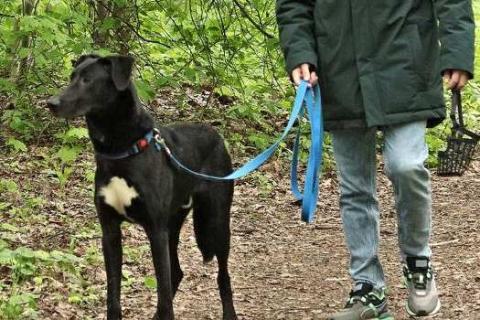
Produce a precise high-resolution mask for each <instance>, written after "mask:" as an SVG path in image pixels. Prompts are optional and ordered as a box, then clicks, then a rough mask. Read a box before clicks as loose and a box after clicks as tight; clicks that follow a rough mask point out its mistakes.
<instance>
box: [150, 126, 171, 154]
mask: <svg viewBox="0 0 480 320" xmlns="http://www.w3.org/2000/svg"><path fill="white" fill-rule="evenodd" d="M153 139H154V140H155V148H156V149H157V151H160V150H161V149H162V148H163V149H164V150H165V152H166V153H167V154H168V156H170V155H171V154H172V152H171V151H170V148H168V147H167V144H166V143H165V139H163V138H162V136H161V135H160V131H159V130H158V129H157V128H153Z"/></svg>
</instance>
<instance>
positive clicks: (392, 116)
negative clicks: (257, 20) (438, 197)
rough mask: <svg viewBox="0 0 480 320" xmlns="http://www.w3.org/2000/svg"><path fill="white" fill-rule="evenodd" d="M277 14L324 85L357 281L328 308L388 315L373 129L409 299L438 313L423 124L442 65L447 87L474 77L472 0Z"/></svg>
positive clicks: (287, 48)
mask: <svg viewBox="0 0 480 320" xmlns="http://www.w3.org/2000/svg"><path fill="white" fill-rule="evenodd" d="M276 16H277V22H278V26H279V33H280V43H281V46H282V50H283V52H284V55H285V62H286V68H287V72H288V74H289V75H290V77H291V79H292V81H293V82H294V83H295V84H297V85H298V84H299V83H300V81H301V80H306V81H308V82H309V83H310V85H312V86H313V85H316V84H317V82H318V83H319V85H320V87H321V90H322V100H323V105H324V110H323V112H324V114H323V116H324V126H325V129H326V130H328V131H329V132H330V133H331V135H332V140H333V152H334V157H335V161H336V165H337V171H338V174H339V179H340V193H341V196H340V210H341V216H342V221H343V229H344V233H345V239H346V243H347V246H348V249H349V252H350V274H351V277H352V279H353V282H354V286H353V289H352V291H351V293H350V297H349V298H348V300H347V303H346V306H345V307H344V308H343V309H342V310H340V311H339V312H337V313H335V314H333V315H329V316H327V318H329V319H335V320H357V319H393V317H392V315H391V314H390V313H389V311H388V307H387V299H386V297H385V287H386V284H385V276H384V272H383V269H382V265H381V263H380V260H379V257H378V246H379V208H378V201H377V196H376V182H375V181H376V177H375V175H376V153H375V144H376V133H377V131H379V130H380V131H381V132H382V133H383V138H384V145H383V157H384V163H385V166H384V168H385V173H386V175H387V176H388V178H389V179H390V180H391V182H392V185H393V188H394V195H395V203H396V211H397V215H398V243H399V247H400V252H401V259H402V262H403V264H404V267H403V268H404V270H403V272H404V276H405V280H406V284H407V288H408V300H407V301H406V310H407V312H408V313H409V314H410V315H413V316H426V315H431V314H434V313H436V312H437V311H438V310H439V309H440V301H439V298H438V292H437V288H436V284H435V277H434V273H433V267H432V262H431V261H432V259H431V255H432V252H431V249H430V247H429V237H430V234H431V214H432V209H431V206H432V192H431V186H430V174H429V171H428V170H427V169H426V168H425V166H424V162H425V160H426V159H427V156H428V149H427V145H426V142H425V133H426V128H429V127H433V126H435V125H438V124H439V123H440V122H442V120H443V119H444V118H445V113H446V110H445V103H444V99H443V86H442V76H443V78H444V81H445V82H446V85H447V86H448V88H450V89H454V90H461V89H462V88H463V87H464V86H465V85H466V83H467V82H468V80H469V79H471V78H472V77H473V57H474V20H473V13H472V4H471V1H470V0H431V1H423V0H390V1H384V0H382V1H372V0H370V1H367V0H340V1H335V0H277V3H276Z"/></svg>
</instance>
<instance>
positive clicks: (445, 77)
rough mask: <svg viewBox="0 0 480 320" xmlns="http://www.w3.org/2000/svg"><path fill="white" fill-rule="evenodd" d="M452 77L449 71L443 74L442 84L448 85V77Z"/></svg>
mask: <svg viewBox="0 0 480 320" xmlns="http://www.w3.org/2000/svg"><path fill="white" fill-rule="evenodd" d="M451 76H452V72H451V71H450V70H446V71H445V72H444V73H443V82H444V83H448V81H449V80H450V77H451Z"/></svg>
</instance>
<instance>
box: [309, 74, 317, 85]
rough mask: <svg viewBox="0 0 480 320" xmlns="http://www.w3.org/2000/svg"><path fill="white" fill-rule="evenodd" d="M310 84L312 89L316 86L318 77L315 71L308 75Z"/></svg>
mask: <svg viewBox="0 0 480 320" xmlns="http://www.w3.org/2000/svg"><path fill="white" fill-rule="evenodd" d="M310 84H311V85H312V87H314V86H316V85H317V84H318V76H317V73H316V72H315V71H312V73H311V74H310Z"/></svg>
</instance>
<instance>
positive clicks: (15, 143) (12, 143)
mask: <svg viewBox="0 0 480 320" xmlns="http://www.w3.org/2000/svg"><path fill="white" fill-rule="evenodd" d="M7 146H9V147H10V148H12V149H13V150H14V151H15V152H19V151H22V152H26V151H27V150H28V148H27V146H26V145H25V143H23V142H22V141H20V140H18V139H15V138H9V139H8V140H7Z"/></svg>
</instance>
